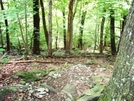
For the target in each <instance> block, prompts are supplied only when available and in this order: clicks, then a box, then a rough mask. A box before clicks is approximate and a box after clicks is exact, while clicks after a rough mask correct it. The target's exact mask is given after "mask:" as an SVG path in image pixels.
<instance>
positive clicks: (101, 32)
mask: <svg viewBox="0 0 134 101" xmlns="http://www.w3.org/2000/svg"><path fill="white" fill-rule="evenodd" d="M103 12H104V13H105V12H106V10H105V9H104V10H103ZM104 24H105V16H103V17H102V20H101V27H100V54H102V53H103V30H104Z"/></svg>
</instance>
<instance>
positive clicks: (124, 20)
mask: <svg viewBox="0 0 134 101" xmlns="http://www.w3.org/2000/svg"><path fill="white" fill-rule="evenodd" d="M126 17H127V16H126V15H125V16H123V21H122V24H121V33H120V40H119V43H118V47H117V53H118V51H119V48H120V42H121V38H122V33H123V30H124V26H125V22H126Z"/></svg>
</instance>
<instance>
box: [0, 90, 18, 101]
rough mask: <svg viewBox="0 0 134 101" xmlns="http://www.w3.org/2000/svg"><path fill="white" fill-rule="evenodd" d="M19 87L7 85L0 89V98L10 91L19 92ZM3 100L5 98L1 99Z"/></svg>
mask: <svg viewBox="0 0 134 101" xmlns="http://www.w3.org/2000/svg"><path fill="white" fill-rule="evenodd" d="M17 91H18V89H17V88H16V87H5V88H2V89H0V99H2V98H3V97H4V95H6V94H8V93H10V92H17ZM0 101H3V100H0Z"/></svg>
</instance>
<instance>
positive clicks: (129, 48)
mask: <svg viewBox="0 0 134 101" xmlns="http://www.w3.org/2000/svg"><path fill="white" fill-rule="evenodd" d="M133 8H134V0H133V2H132V6H131V8H130V11H129V14H128V16H127V19H126V21H127V22H126V25H125V28H124V31H123V36H122V40H121V46H120V49H119V53H118V56H117V60H116V63H115V66H114V71H113V75H112V78H111V79H110V81H109V84H108V85H107V87H106V88H105V89H104V91H103V95H102V96H101V97H100V99H99V101H133V100H134V96H133V95H134V9H133Z"/></svg>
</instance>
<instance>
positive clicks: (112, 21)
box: [110, 8, 116, 55]
mask: <svg viewBox="0 0 134 101" xmlns="http://www.w3.org/2000/svg"><path fill="white" fill-rule="evenodd" d="M110 40H111V53H112V55H116V44H115V18H114V10H113V9H112V8H111V9H110Z"/></svg>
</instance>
